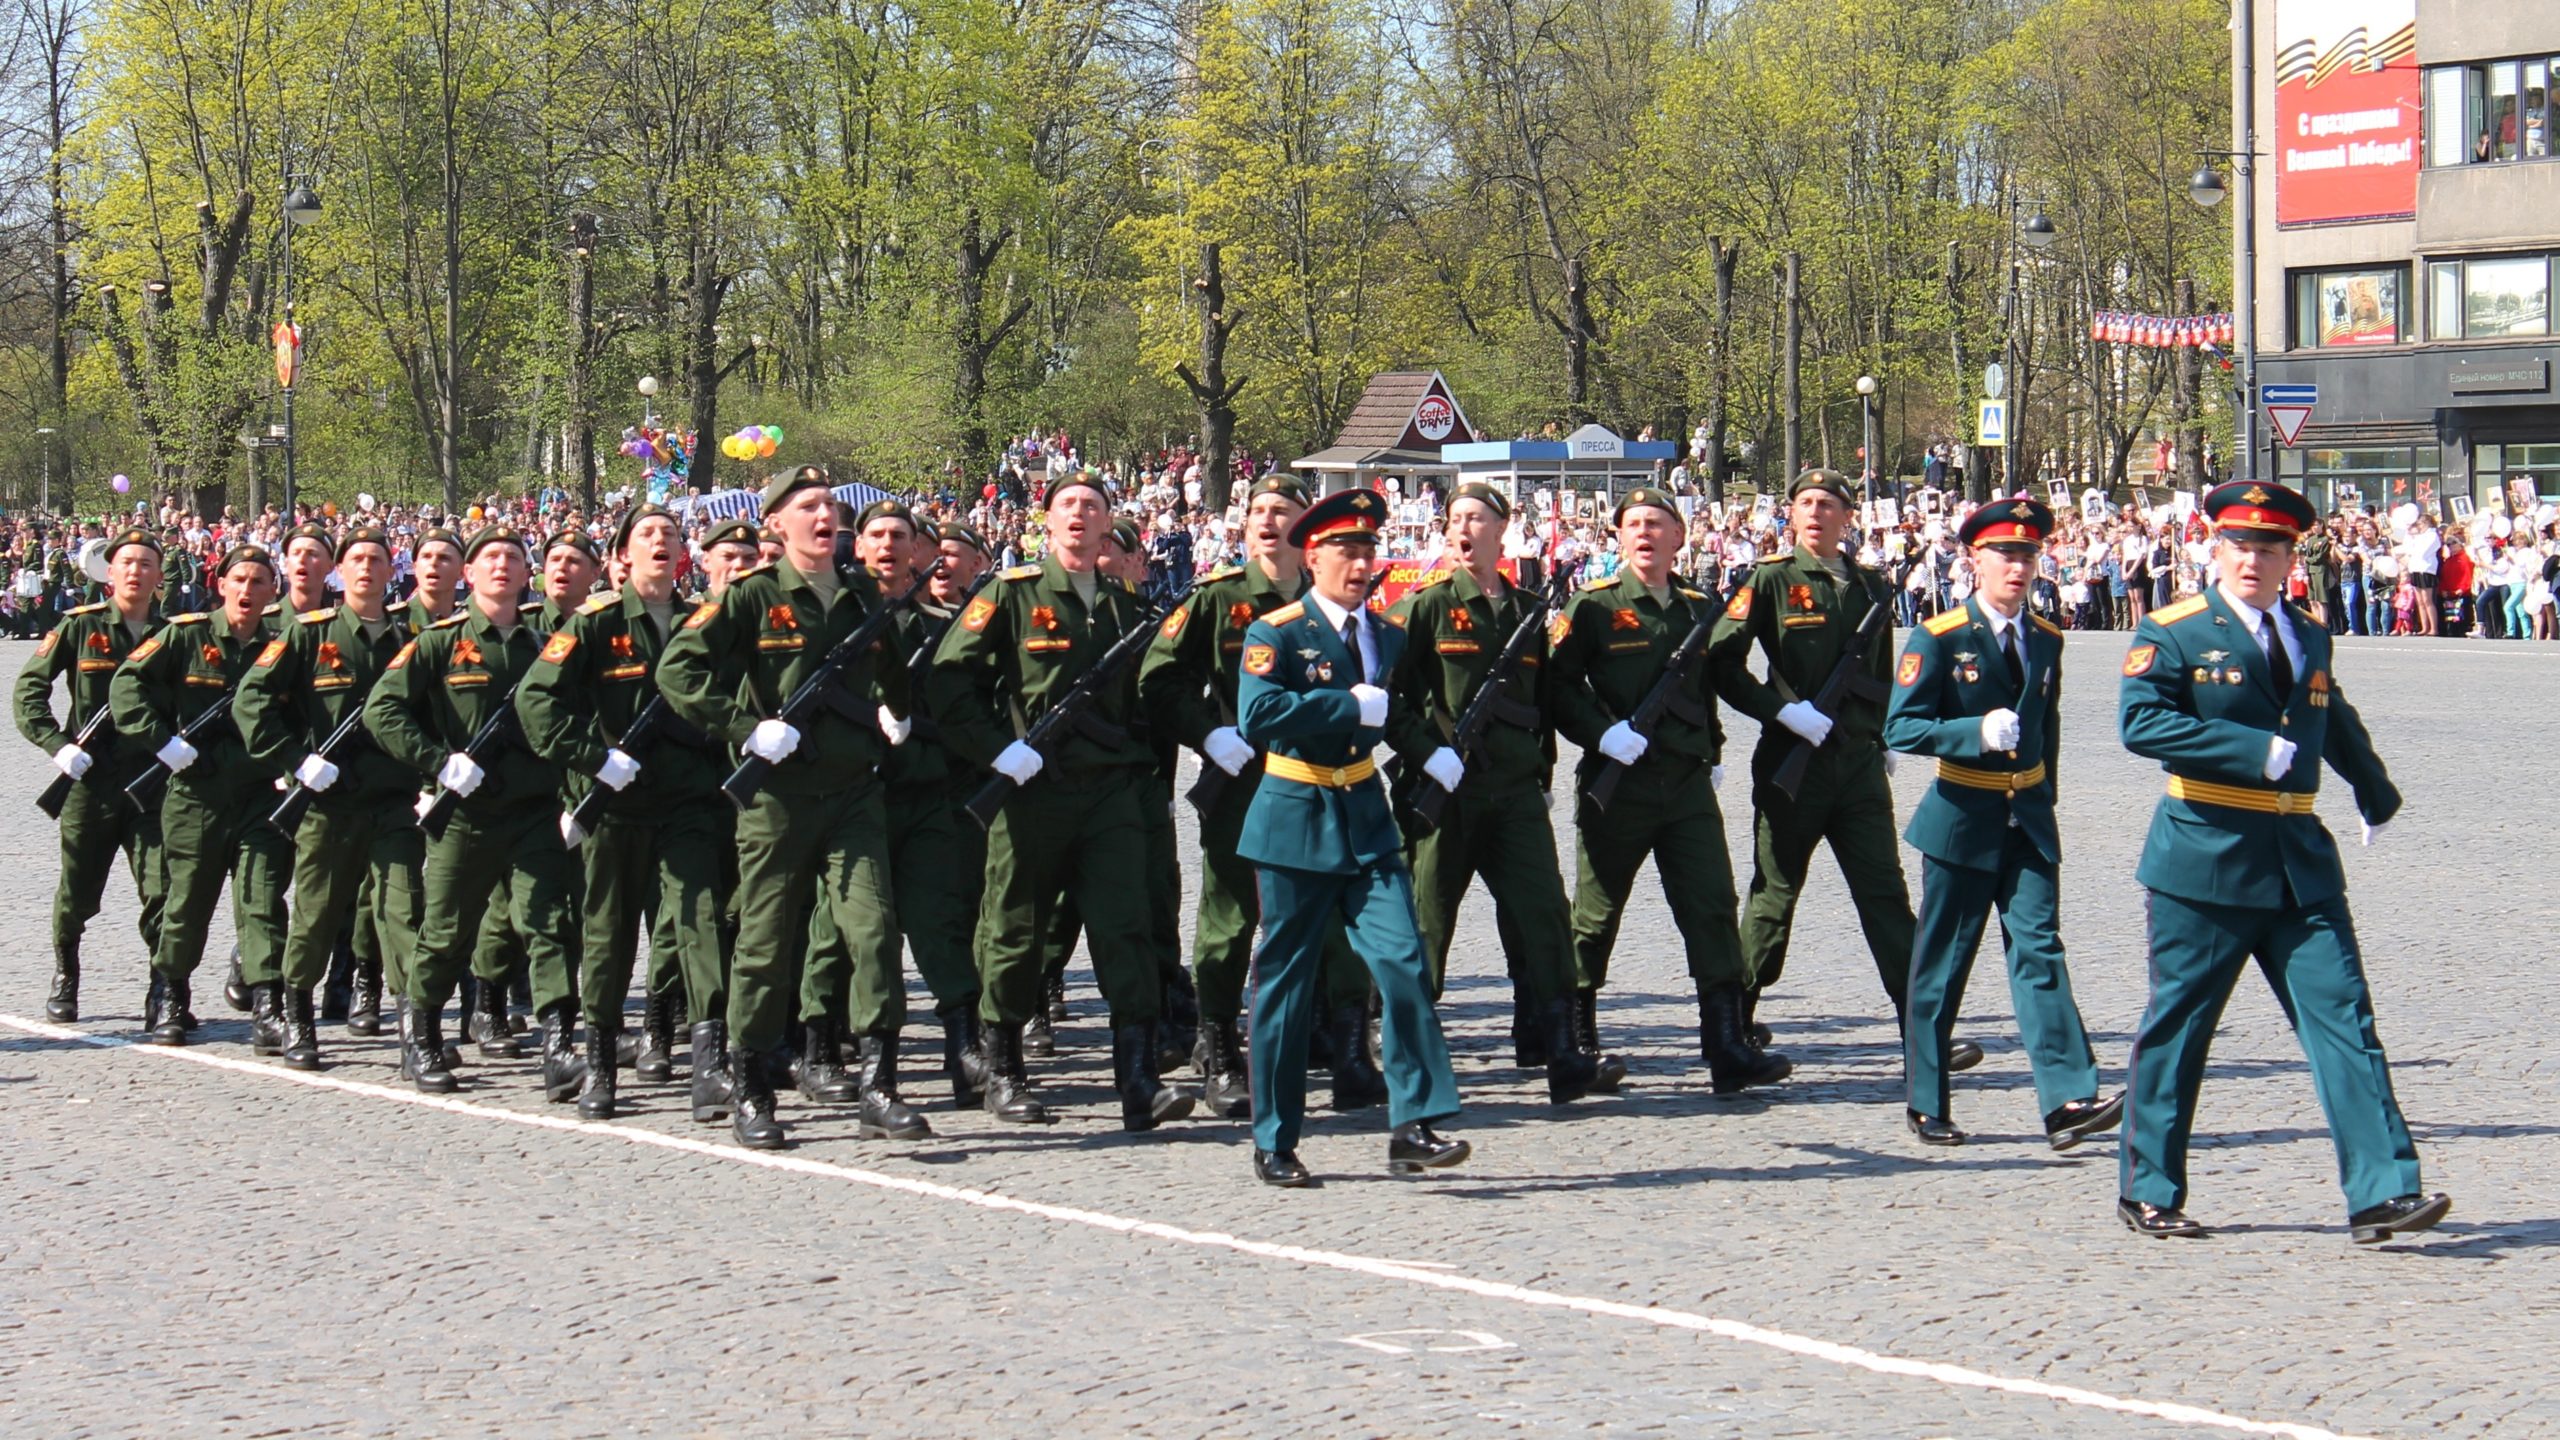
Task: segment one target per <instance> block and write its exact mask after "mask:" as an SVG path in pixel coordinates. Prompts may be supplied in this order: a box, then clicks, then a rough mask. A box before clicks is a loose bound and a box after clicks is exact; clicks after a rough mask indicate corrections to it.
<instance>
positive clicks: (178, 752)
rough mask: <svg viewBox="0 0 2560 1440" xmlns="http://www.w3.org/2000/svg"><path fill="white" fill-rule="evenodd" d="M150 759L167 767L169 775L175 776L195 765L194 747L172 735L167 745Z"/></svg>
mask: <svg viewBox="0 0 2560 1440" xmlns="http://www.w3.org/2000/svg"><path fill="white" fill-rule="evenodd" d="M151 758H153V759H155V760H157V761H159V762H160V763H161V764H163V765H166V766H168V767H169V773H170V774H172V775H175V774H177V773H178V772H179V771H181V770H184V769H186V768H187V767H188V766H190V765H193V764H194V763H196V747H194V746H193V745H190V744H188V743H187V742H186V740H185V739H184V738H182V737H180V736H176V735H172V736H170V737H169V743H168V744H166V745H163V746H161V747H160V750H159V753H158V754H156V755H154V756H152V757H151Z"/></svg>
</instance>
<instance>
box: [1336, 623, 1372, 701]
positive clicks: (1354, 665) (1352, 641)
mask: <svg viewBox="0 0 2560 1440" xmlns="http://www.w3.org/2000/svg"><path fill="white" fill-rule="evenodd" d="M1342 648H1343V649H1345V650H1348V651H1350V652H1351V682H1352V683H1353V684H1355V685H1366V684H1368V683H1369V662H1367V661H1366V660H1363V659H1362V658H1361V657H1360V616H1359V614H1358V613H1357V612H1356V611H1355V612H1354V613H1352V614H1349V615H1345V616H1343V617H1342Z"/></svg>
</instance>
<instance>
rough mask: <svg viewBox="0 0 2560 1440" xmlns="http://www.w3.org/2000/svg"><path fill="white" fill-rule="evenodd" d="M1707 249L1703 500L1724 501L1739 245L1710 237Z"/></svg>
mask: <svg viewBox="0 0 2560 1440" xmlns="http://www.w3.org/2000/svg"><path fill="white" fill-rule="evenodd" d="M1707 245H1708V247H1709V250H1710V252H1711V253H1712V255H1713V256H1714V259H1715V267H1716V310H1715V318H1714V324H1713V326H1712V328H1711V329H1710V331H1709V334H1710V335H1711V336H1712V337H1713V341H1714V344H1715V357H1716V358H1715V371H1714V379H1713V380H1712V381H1711V382H1710V388H1709V390H1708V393H1707V457H1706V465H1705V469H1706V486H1707V498H1708V499H1709V500H1711V501H1722V500H1723V499H1724V482H1725V474H1724V452H1725V434H1726V431H1727V430H1728V429H1730V428H1731V425H1732V398H1733V395H1732V392H1733V272H1734V267H1735V266H1736V265H1738V264H1740V263H1741V261H1742V244H1741V242H1739V241H1736V242H1735V243H1733V244H1731V245H1727V244H1726V243H1724V239H1723V237H1721V236H1710V237H1708V239H1707Z"/></svg>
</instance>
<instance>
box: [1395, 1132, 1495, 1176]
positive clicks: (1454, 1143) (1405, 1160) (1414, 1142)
mask: <svg viewBox="0 0 2560 1440" xmlns="http://www.w3.org/2000/svg"><path fill="white" fill-rule="evenodd" d="M1473 1153H1475V1147H1474V1146H1472V1145H1469V1144H1468V1143H1467V1142H1466V1141H1464V1140H1445V1139H1442V1138H1441V1137H1440V1136H1438V1135H1435V1134H1433V1133H1432V1132H1431V1127H1430V1126H1428V1125H1425V1124H1424V1123H1422V1122H1421V1121H1419V1120H1410V1121H1407V1122H1406V1123H1404V1124H1402V1125H1399V1126H1397V1127H1396V1130H1395V1134H1393V1135H1391V1136H1389V1137H1388V1138H1387V1173H1388V1174H1390V1175H1419V1174H1421V1173H1422V1172H1423V1171H1425V1170H1443V1169H1446V1168H1448V1167H1449V1166H1452V1165H1456V1164H1460V1163H1462V1162H1464V1161H1465V1160H1466V1158H1467V1157H1468V1156H1469V1155H1471V1154H1473Z"/></svg>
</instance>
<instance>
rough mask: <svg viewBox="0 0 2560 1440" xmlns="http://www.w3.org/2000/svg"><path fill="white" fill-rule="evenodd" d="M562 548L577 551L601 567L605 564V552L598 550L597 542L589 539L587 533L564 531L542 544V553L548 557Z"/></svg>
mask: <svg viewBox="0 0 2560 1440" xmlns="http://www.w3.org/2000/svg"><path fill="white" fill-rule="evenodd" d="M562 546H567V547H568V548H569V549H572V550H575V551H577V552H578V553H579V554H581V555H584V556H586V557H587V558H588V559H590V560H593V561H594V562H596V563H597V564H599V565H601V564H603V563H604V554H603V552H602V551H599V550H597V549H596V542H595V541H593V540H591V539H589V538H587V532H586V531H584V530H562V531H560V532H558V533H557V534H554V535H553V536H552V537H551V538H550V539H548V540H546V541H544V542H542V553H543V554H544V555H545V556H548V555H550V553H551V552H552V551H554V550H557V549H560V548H561V547H562Z"/></svg>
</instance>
